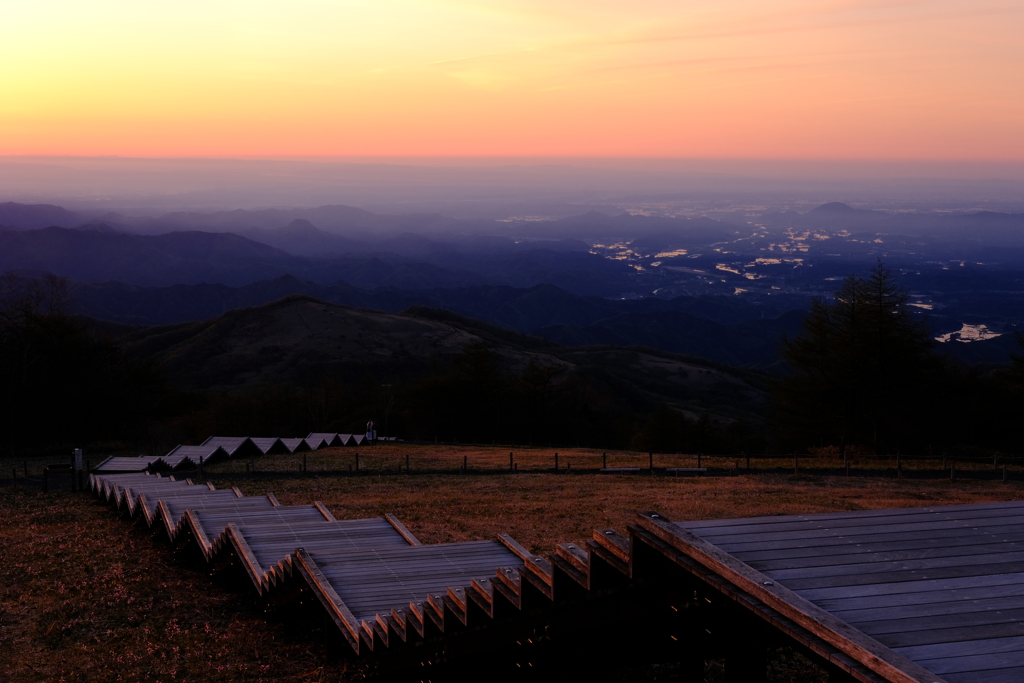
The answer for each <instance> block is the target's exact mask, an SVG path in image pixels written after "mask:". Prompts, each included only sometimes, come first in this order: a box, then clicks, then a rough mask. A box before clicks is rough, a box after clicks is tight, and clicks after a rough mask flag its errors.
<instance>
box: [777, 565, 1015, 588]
mask: <svg viewBox="0 0 1024 683" xmlns="http://www.w3.org/2000/svg"><path fill="white" fill-rule="evenodd" d="M1020 568H1021V563H1020V562H1000V563H998V564H991V563H990V564H986V565H976V566H973V565H972V566H955V567H937V568H934V569H911V570H907V571H890V572H879V573H877V574H846V575H843V576H826V577H822V578H809V579H788V580H787V581H786V583H787V584H788V585H789V587H790V589H791V590H793V591H797V592H802V591H803V590H804V589H816V588H823V587H830V588H836V587H851V586H870V585H874V584H892V583H903V582H913V581H926V580H930V579H947V578H948V579H953V578H964V577H980V576H987V575H998V574H1008V573H1010V572H1012V571H1014V570H1018V569H1020Z"/></svg>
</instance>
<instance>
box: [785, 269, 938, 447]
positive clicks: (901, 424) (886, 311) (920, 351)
mask: <svg viewBox="0 0 1024 683" xmlns="http://www.w3.org/2000/svg"><path fill="white" fill-rule="evenodd" d="M908 299H909V295H908V294H907V292H906V291H905V290H903V289H901V288H900V287H898V286H897V285H896V282H895V278H894V277H893V274H892V271H890V270H889V269H888V268H886V267H885V265H884V264H883V263H882V262H881V261H879V262H878V263H877V264H876V265H875V267H874V268H873V269H872V271H871V273H870V275H869V276H868V277H867V278H862V277H859V276H857V275H851V276H850V277H848V278H846V280H844V281H843V283H842V285H841V286H840V287H839V289H837V290H836V292H835V295H834V300H833V301H831V302H828V301H824V300H821V299H817V300H815V301H814V302H813V303H812V305H811V310H810V312H809V313H808V315H807V317H806V318H805V319H804V331H803V333H802V334H800V335H799V336H797V337H796V338H794V339H787V338H784V339H783V341H782V356H783V358H784V359H785V361H786V362H787V363H788V364H789V367H790V368H791V370H792V374H791V375H790V376H788V377H786V378H785V379H783V380H781V381H780V382H778V384H777V385H776V387H775V395H776V414H775V419H776V426H777V427H778V430H779V434H780V437H781V438H782V441H783V443H784V445H786V446H789V447H801V446H808V445H812V444H813V445H822V446H828V445H836V446H839V448H840V451H841V452H843V453H845V452H846V449H847V447H849V446H858V447H868V448H870V449H872V450H874V451H875V452H881V451H883V450H885V449H887V448H888V449H891V448H898V447H900V446H901V445H902V444H904V443H905V442H907V441H912V440H913V439H914V434H915V432H916V431H918V427H919V426H920V418H921V413H922V411H924V410H926V408H925V406H926V404H927V403H928V401H926V400H922V399H924V398H925V396H924V393H925V391H926V386H927V383H928V378H929V370H930V369H934V368H935V365H934V364H935V359H934V358H933V357H932V356H931V355H930V353H929V349H930V347H931V344H932V341H931V339H930V338H929V336H928V333H927V328H926V327H925V325H924V323H923V322H922V321H919V320H917V319H915V318H914V317H913V315H912V314H911V312H910V310H909V308H908V307H907V301H908Z"/></svg>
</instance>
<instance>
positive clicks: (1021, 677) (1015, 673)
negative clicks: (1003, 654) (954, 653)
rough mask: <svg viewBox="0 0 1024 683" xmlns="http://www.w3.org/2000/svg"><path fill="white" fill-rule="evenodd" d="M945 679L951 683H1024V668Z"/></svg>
mask: <svg viewBox="0 0 1024 683" xmlns="http://www.w3.org/2000/svg"><path fill="white" fill-rule="evenodd" d="M945 678H946V680H947V681H949V683H1020V682H1021V681H1024V667H1014V668H1012V669H996V670H992V671H969V672H965V673H951V674H946V676H945Z"/></svg>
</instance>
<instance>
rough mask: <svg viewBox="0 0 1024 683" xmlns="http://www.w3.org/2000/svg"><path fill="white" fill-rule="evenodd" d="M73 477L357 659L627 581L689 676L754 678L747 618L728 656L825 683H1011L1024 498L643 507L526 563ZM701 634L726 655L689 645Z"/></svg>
mask: <svg viewBox="0 0 1024 683" xmlns="http://www.w3.org/2000/svg"><path fill="white" fill-rule="evenodd" d="M90 484H91V487H92V490H93V491H94V492H95V493H96V494H97V495H98V496H100V497H101V498H104V499H106V500H107V501H109V502H111V503H113V504H115V505H116V506H117V507H118V508H119V509H121V510H123V511H124V512H125V513H126V514H127V515H128V516H130V517H135V518H137V519H141V520H143V521H144V522H145V523H146V524H147V525H148V526H149V527H150V528H152V529H154V531H157V532H159V533H161V534H164V535H166V537H167V538H168V539H169V540H170V541H171V542H173V543H176V544H193V545H194V546H195V547H196V548H198V550H199V551H200V552H201V553H202V555H203V557H204V558H205V559H206V561H208V562H209V563H210V564H211V566H212V567H213V568H223V567H228V566H235V567H237V566H241V567H242V569H243V570H244V571H245V573H246V574H247V575H248V577H249V578H250V579H251V581H252V583H253V586H254V588H255V589H256V591H257V592H258V593H259V594H261V595H264V596H268V597H273V596H288V595H291V596H294V595H300V594H302V592H303V591H305V590H307V589H308V590H310V591H311V592H312V593H313V595H315V596H316V598H317V599H318V602H319V604H320V605H322V607H323V608H324V610H325V611H326V613H327V615H328V616H329V617H330V618H331V619H332V620H333V621H334V623H335V624H336V625H337V626H338V628H339V631H340V633H341V634H342V636H343V637H344V639H345V640H346V641H347V642H348V643H349V645H350V646H351V647H352V650H353V651H354V653H355V654H359V655H366V654H368V653H370V652H373V653H374V655H375V656H379V655H382V654H383V653H386V652H387V651H389V650H393V649H394V648H396V647H398V646H400V645H403V644H412V643H417V644H422V643H424V642H427V641H429V642H434V643H440V645H439V647H440V648H441V649H442V650H443V649H444V647H446V643H445V641H446V639H453V638H459V637H460V634H463V633H469V632H480V631H481V629H486V628H487V627H490V626H492V625H495V626H496V627H497V625H500V624H507V623H509V620H512V621H514V620H515V619H518V618H521V619H523V620H526V619H535V618H536V616H537V615H538V614H541V615H543V614H544V613H546V612H551V613H554V612H558V613H559V614H562V615H565V614H567V613H571V612H572V610H573V609H577V608H573V607H572V605H580V607H579V608H578V611H579V612H580V613H584V612H585V609H584V608H585V605H584V604H583V603H588V602H591V601H597V602H600V601H602V600H607V599H608V596H609V595H611V596H614V595H616V594H618V593H623V594H624V592H627V591H634V593H632V594H631V597H629V598H628V600H629V601H631V604H634V605H635V603H636V601H637V597H636V596H637V595H643V596H645V597H644V598H643V599H644V600H647V601H648V602H650V603H652V606H651V608H650V610H649V614H652V615H661V616H657V618H656V620H653V621H651V622H649V623H648V624H647V626H648V629H649V631H648V632H646V633H645V634H644V635H643V637H644V638H648V639H650V640H656V641H658V642H661V643H663V645H662V646H660V647H669V646H670V645H671V647H678V648H683V649H680V650H679V652H680V653H682V652H683V650H684V649H685V651H686V653H687V654H685V656H688V657H690V658H691V659H694V660H695V661H696V664H695V666H696V668H695V669H694V671H697V672H698V673H696V674H694V678H695V680H696V679H699V678H701V677H702V675H701V674H700V673H699V672H700V671H702V669H701V667H702V666H703V662H704V660H705V659H706V658H714V657H717V656H719V654H720V653H721V652H723V651H724V652H727V653H731V654H727V655H726V656H734V658H736V657H737V656H738V659H737V661H740V662H741V664H742V662H743V661H744V660H746V662H747V663H746V664H745V666H747V667H748V669H747V670H746V671H747V672H746V673H744V674H743V675H742V676H739V675H733V678H732V679H731V680H744V681H751V682H754V681H759V680H764V678H763V673H764V672H763V671H761V673H760V674H758V673H757V665H756V664H755V665H754V666H753V668H749V667H750V664H749V662H750V661H755V662H756V661H757V660H756V658H754V659H751V658H750V657H749V656H748V654H749V652H746V651H744V649H743V648H737V647H735V644H734V641H735V640H736V638H737V636H736V633H739V632H741V631H742V629H741V626H740V621H743V620H747V621H749V622H750V623H753V624H755V625H756V627H757V629H760V630H758V631H757V632H758V633H759V634H760V635H759V636H758V637H757V638H747V637H745V636H744V637H742V638H741V640H743V643H744V647H745V648H747V649H750V648H755V649H756V647H757V646H758V645H760V646H764V643H763V642H762V641H761V640H760V638H762V637H763V636H766V635H767V637H766V638H764V640H766V641H768V640H770V641H772V642H785V643H792V644H795V645H796V646H798V647H799V648H802V649H803V650H804V651H805V652H808V653H810V654H811V655H812V656H813V657H816V658H817V659H818V660H819V662H821V663H822V664H823V665H825V666H826V667H827V668H829V669H830V671H832V672H833V673H834V674H836V675H837V676H838V677H839V678H838V679H837V680H849V681H861V682H863V683H880V682H885V681H888V682H890V683H942V682H943V681H945V682H946V683H968V682H970V683H1007V682H1010V681H1024V527H1022V526H1021V522H1022V521H1024V503H1017V502H1013V503H991V504H980V505H959V506H946V507H931V508H915V509H906V510H877V511H866V512H849V513H835V514H824V515H805V516H792V517H763V518H755V519H735V520H716V521H704V522H692V523H678V524H677V523H674V522H672V521H670V520H668V519H665V518H664V517H663V516H662V515H660V514H658V513H654V512H643V513H638V514H637V516H636V523H635V524H634V525H632V526H630V527H629V529H628V530H627V534H626V535H622V534H619V533H618V532H616V531H615V530H612V529H598V530H596V531H595V532H594V534H593V538H592V540H590V541H588V542H587V543H586V544H580V545H577V544H572V543H568V544H559V545H558V546H557V548H556V549H555V552H553V553H550V554H547V555H535V554H533V553H531V552H530V551H528V550H527V549H526V548H523V547H522V546H521V545H519V544H518V543H517V542H516V541H515V540H514V539H512V538H511V537H509V536H507V535H501V536H499V537H498V538H497V539H495V540H492V541H476V542H469V543H449V544H437V545H423V544H421V543H420V542H419V541H418V540H417V539H416V538H415V537H414V536H413V535H412V534H411V533H410V532H409V530H408V529H406V528H405V527H404V526H403V525H402V524H401V522H399V521H398V520H397V519H395V518H394V517H392V516H387V517H384V518H374V519H360V520H336V519H335V518H334V516H333V515H332V514H331V513H330V511H329V510H327V509H326V508H325V507H324V506H323V505H322V504H320V503H316V502H314V503H312V504H309V505H280V504H279V503H278V501H277V500H276V498H274V496H273V494H267V495H266V496H251V497H248V496H242V495H241V493H240V492H239V491H237V490H233V489H232V490H214V489H213V487H212V486H205V485H204V486H195V485H192V483H191V482H190V481H188V480H186V481H175V480H174V478H173V477H162V476H159V475H150V474H116V475H110V474H102V473H97V474H94V475H92V476H91V478H90ZM296 582H299V583H300V584H301V585H300V586H299V590H298V591H296V590H295V588H296ZM652 586H653V588H652ZM637 587H640V588H637ZM636 591H640V592H636ZM645 591H646V592H645ZM653 603H658V604H653ZM712 604H713V605H728V606H731V607H728V608H727V609H725V608H722V607H715V609H718V610H720V614H726V620H725V621H726V623H727V624H728V625H727V626H726V627H724V628H723V629H718V627H715V628H710V627H709V628H704V625H705V621H701V620H705V619H707V618H708V617H707V616H706V615H707V614H709V613H708V612H707V609H708V605H712ZM567 605H568V606H569V607H567ZM669 608H670V609H669ZM602 609H603V608H602ZM722 609H725V612H721V610H722ZM730 610H731V611H730ZM606 611H607V612H608V614H609V615H610V614H613V613H614V610H606ZM586 614H588V616H587V617H584V618H583V620H582V621H583V622H587V621H594V619H595V617H594V614H595V613H594V612H586ZM517 615H518V616H517ZM701 615H705V616H701ZM600 618H602V617H600V614H598V617H597V619H598V620H599V619H600ZM608 618H613V617H608ZM737 619H738V620H737ZM596 623H597V622H596V621H595V624H596ZM609 623H610V624H611V627H614V621H613V622H609ZM707 623H708V624H710V623H711V622H707ZM697 624H699V625H700V627H699V628H696V627H695V626H696V625H697ZM595 628H600V629H605V630H609V631H610V629H606V626H605V625H600V626H595ZM659 629H660V631H659ZM713 630H714V631H718V630H721V631H723V632H726V633H728V635H727V636H725V638H724V639H723V638H722V637H721V636H719V641H718V642H719V644H720V645H721V644H722V643H723V642H725V643H726V645H728V647H725V648H721V647H719V648H717V649H716V647H715V641H713V640H711V639H709V638H708V637H705V635H704V633H705V632H707V633H711V632H712V631H713ZM683 632H687V633H690V634H691V636H690V637H689V639H688V642H685V648H684V647H683V646H684V642H679V643H676V640H677V636H676V635H675V634H676V633H683ZM751 632H752V631H751ZM693 634H696V635H693ZM669 635H671V642H670V641H669V638H668V636H669ZM683 641H687V639H686V638H684V639H683ZM513 642H515V641H513ZM687 648H688V649H687ZM420 650H423V651H424V652H426V650H424V649H423V648H420ZM406 651H408V650H406ZM673 652H675V651H673ZM716 652H717V653H719V654H716ZM739 655H742V656H739ZM423 656H424V657H426V656H427V655H423ZM682 656H684V655H683V654H680V657H682ZM762 668H763V667H762ZM727 670H728V669H727ZM737 670H740V669H737Z"/></svg>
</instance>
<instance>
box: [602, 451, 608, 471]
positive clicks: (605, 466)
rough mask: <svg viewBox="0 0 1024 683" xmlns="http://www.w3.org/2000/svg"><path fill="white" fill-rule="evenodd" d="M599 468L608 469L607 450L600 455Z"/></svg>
mask: <svg viewBox="0 0 1024 683" xmlns="http://www.w3.org/2000/svg"><path fill="white" fill-rule="evenodd" d="M601 469H603V470H606V469H608V451H605V452H604V453H603V454H602V455H601Z"/></svg>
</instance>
